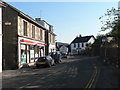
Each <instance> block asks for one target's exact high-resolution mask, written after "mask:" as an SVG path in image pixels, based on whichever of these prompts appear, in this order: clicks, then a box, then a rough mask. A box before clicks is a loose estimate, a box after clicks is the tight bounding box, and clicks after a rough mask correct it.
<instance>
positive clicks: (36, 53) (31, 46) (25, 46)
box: [18, 37, 45, 67]
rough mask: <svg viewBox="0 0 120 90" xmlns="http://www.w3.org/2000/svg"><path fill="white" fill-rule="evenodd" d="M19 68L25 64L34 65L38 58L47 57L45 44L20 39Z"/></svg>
mask: <svg viewBox="0 0 120 90" xmlns="http://www.w3.org/2000/svg"><path fill="white" fill-rule="evenodd" d="M18 41H19V43H18V50H19V54H18V55H19V67H21V66H22V65H23V64H26V63H27V64H30V63H34V62H35V61H36V60H37V59H38V57H41V56H44V55H45V43H43V42H39V41H35V40H31V39H26V38H23V37H19V40H18Z"/></svg>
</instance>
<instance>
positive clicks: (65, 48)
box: [59, 45, 68, 54]
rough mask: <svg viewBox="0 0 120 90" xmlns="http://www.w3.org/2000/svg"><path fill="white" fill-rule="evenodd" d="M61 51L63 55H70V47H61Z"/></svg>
mask: <svg viewBox="0 0 120 90" xmlns="http://www.w3.org/2000/svg"><path fill="white" fill-rule="evenodd" d="M59 50H60V52H61V53H63V54H64V53H65V54H67V53H68V47H66V46H65V45H63V46H61V47H60V48H59Z"/></svg>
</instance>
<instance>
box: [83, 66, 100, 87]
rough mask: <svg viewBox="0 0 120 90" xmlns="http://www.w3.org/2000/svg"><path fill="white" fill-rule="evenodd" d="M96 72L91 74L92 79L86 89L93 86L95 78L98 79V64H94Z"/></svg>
mask: <svg viewBox="0 0 120 90" xmlns="http://www.w3.org/2000/svg"><path fill="white" fill-rule="evenodd" d="M94 69H95V70H94V72H93V74H92V76H91V79H90V80H89V82H88V84H87V85H86V87H85V89H87V88H92V85H93V83H94V81H95V79H96V76H97V74H98V70H97V67H96V66H94Z"/></svg>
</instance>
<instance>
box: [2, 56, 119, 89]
mask: <svg viewBox="0 0 120 90" xmlns="http://www.w3.org/2000/svg"><path fill="white" fill-rule="evenodd" d="M17 73H19V74H17ZM14 74H15V75H14ZM14 74H12V75H5V72H4V71H3V77H2V88H3V89H4V88H17V89H18V90H20V89H24V88H118V87H119V85H118V84H119V83H118V82H119V81H118V77H119V75H118V70H117V69H116V68H114V67H112V66H110V65H108V64H105V63H103V62H102V60H100V59H99V57H88V56H70V57H68V58H67V59H63V60H62V62H61V63H59V64H56V65H55V66H52V67H50V68H39V69H36V68H35V69H26V70H25V71H22V72H20V70H18V72H14Z"/></svg>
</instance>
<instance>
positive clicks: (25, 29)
mask: <svg viewBox="0 0 120 90" xmlns="http://www.w3.org/2000/svg"><path fill="white" fill-rule="evenodd" d="M23 31H24V33H23V34H24V36H27V22H25V21H23Z"/></svg>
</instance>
